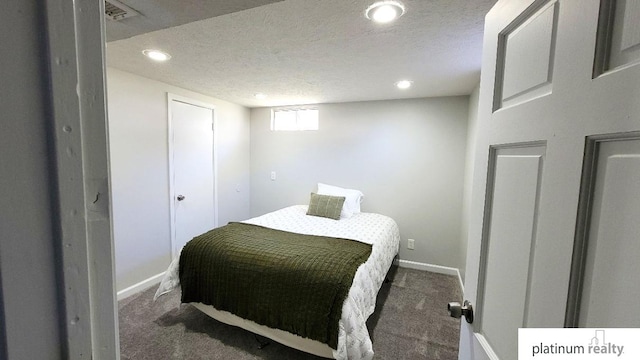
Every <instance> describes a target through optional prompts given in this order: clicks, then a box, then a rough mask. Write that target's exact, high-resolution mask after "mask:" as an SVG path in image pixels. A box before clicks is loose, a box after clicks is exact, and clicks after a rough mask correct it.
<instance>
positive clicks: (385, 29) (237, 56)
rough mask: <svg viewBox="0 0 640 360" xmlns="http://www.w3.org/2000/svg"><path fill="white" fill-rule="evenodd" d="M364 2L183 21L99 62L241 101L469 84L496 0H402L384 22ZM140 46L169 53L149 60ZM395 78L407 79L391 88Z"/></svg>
mask: <svg viewBox="0 0 640 360" xmlns="http://www.w3.org/2000/svg"><path fill="white" fill-rule="evenodd" d="M192 1H196V2H197V0H192ZM218 2H220V1H218ZM230 2H234V1H233V0H230ZM373 2H374V0H285V1H281V2H276V3H273V4H270V5H265V6H260V7H255V8H251V9H248V10H244V11H239V12H233V13H229V14H226V15H223V16H217V17H214V18H210V19H205V20H199V21H195V22H191V23H186V24H184V25H180V26H176V27H172V28H167V29H163V30H158V31H154V32H150V33H146V34H142V35H137V36H134V37H131V38H128V39H123V40H117V41H111V42H109V43H108V44H107V65H108V66H110V67H114V68H117V69H121V70H124V71H128V72H131V73H135V74H138V75H141V76H144V77H147V78H151V79H155V80H159V81H162V82H165V83H169V84H172V85H176V86H179V87H182V88H186V89H189V90H193V91H196V92H199V93H202V94H206V95H209V96H212V97H216V98H219V99H222V100H226V101H229V102H233V103H236V104H240V105H244V106H247V107H260V106H279V105H297V104H313V103H332V102H351V101H370V100H387V99H401V98H419V97H435V96H451V95H466V94H469V93H470V92H471V91H472V90H473V88H474V87H475V86H476V85H477V83H478V81H479V78H480V77H479V75H480V64H481V53H482V32H483V26H484V15H485V14H486V13H487V12H488V11H489V9H490V8H491V6H493V4H494V3H495V0H403V3H404V5H405V7H406V13H405V15H404V16H402V17H401V18H400V19H398V20H397V21H396V22H395V23H393V24H386V25H379V24H374V23H372V22H370V21H369V20H367V19H366V18H365V16H364V10H365V9H366V8H367V7H368V6H369V5H370V4H371V3H373ZM125 3H126V1H125ZM146 48H159V49H162V50H164V51H166V52H168V53H170V54H171V55H172V58H171V60H170V61H168V62H166V63H153V62H151V61H150V60H148V59H147V58H145V57H144V56H142V53H141V51H142V50H144V49H146ZM401 79H409V80H412V81H414V84H413V87H411V88H410V89H408V90H399V89H397V88H395V87H394V83H395V82H396V81H398V80H401ZM255 93H265V94H267V95H268V97H267V98H266V99H264V100H258V99H256V98H255V97H254V94H255Z"/></svg>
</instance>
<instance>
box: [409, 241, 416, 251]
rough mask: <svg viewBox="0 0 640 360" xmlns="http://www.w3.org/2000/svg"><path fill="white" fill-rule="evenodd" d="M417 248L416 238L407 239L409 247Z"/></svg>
mask: <svg viewBox="0 0 640 360" xmlns="http://www.w3.org/2000/svg"><path fill="white" fill-rule="evenodd" d="M415 248H416V241H415V240H414V239H409V240H407V249H409V250H413V249H415Z"/></svg>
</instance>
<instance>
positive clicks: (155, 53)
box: [142, 49, 171, 61]
mask: <svg viewBox="0 0 640 360" xmlns="http://www.w3.org/2000/svg"><path fill="white" fill-rule="evenodd" d="M142 53H143V54H144V55H145V56H146V57H148V58H149V59H151V60H155V61H167V60H169V59H171V55H169V54H167V53H166V52H164V51H160V50H154V49H146V50H142Z"/></svg>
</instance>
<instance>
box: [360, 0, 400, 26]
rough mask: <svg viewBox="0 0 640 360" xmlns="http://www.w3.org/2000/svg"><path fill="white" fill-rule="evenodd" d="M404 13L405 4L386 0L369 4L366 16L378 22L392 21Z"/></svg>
mask: <svg viewBox="0 0 640 360" xmlns="http://www.w3.org/2000/svg"><path fill="white" fill-rule="evenodd" d="M402 14H404V5H402V3H400V2H399V1H392V0H385V1H378V2H377V3H375V4H373V5H371V6H369V7H368V8H367V10H366V11H365V16H366V17H367V19H369V20H373V21H375V22H377V23H388V22H391V21H393V20H395V19H397V18H399V17H400V16H402Z"/></svg>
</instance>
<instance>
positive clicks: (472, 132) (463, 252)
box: [458, 84, 480, 280]
mask: <svg viewBox="0 0 640 360" xmlns="http://www.w3.org/2000/svg"><path fill="white" fill-rule="evenodd" d="M479 98H480V84H478V85H477V86H476V87H475V89H473V92H472V93H471V95H470V96H469V122H468V129H467V154H466V161H465V166H464V168H465V170H464V194H463V201H462V227H461V228H462V231H461V233H460V236H461V237H460V252H459V253H460V259H459V260H458V261H459V262H460V264H462V265H461V266H460V276H461V277H462V280H464V277H465V273H466V268H467V267H466V262H467V243H468V237H469V217H470V212H471V210H470V209H471V189H472V188H473V161H474V159H475V157H476V155H475V149H476V137H477V136H478V101H479Z"/></svg>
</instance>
